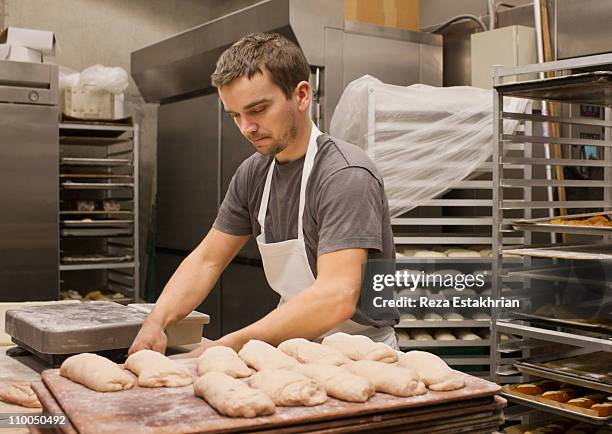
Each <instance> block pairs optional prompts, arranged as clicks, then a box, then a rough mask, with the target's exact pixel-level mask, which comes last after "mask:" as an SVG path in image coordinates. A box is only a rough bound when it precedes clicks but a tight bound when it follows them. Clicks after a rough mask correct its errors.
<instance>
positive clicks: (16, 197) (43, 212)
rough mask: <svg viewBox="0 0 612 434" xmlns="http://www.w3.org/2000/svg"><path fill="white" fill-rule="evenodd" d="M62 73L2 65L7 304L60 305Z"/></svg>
mask: <svg viewBox="0 0 612 434" xmlns="http://www.w3.org/2000/svg"><path fill="white" fill-rule="evenodd" d="M57 83H58V68H57V65H46V64H45V65H43V64H35V63H25V62H11V61H0V301H10V302H12V301H34V300H35V301H39V300H42V301H44V300H57V299H58V298H59V271H58V261H59V225H58V219H59V217H58V211H59V191H58V174H59V166H58V164H59V141H58V134H59V133H58V131H59V123H58V114H59V112H58V106H57V98H58V94H57Z"/></svg>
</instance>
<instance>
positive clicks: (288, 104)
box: [219, 68, 299, 155]
mask: <svg viewBox="0 0 612 434" xmlns="http://www.w3.org/2000/svg"><path fill="white" fill-rule="evenodd" d="M262 71H263V73H262V74H255V75H254V76H253V77H251V78H250V79H249V78H247V77H244V76H243V77H239V78H237V79H235V80H233V81H232V82H230V83H228V84H226V85H224V86H222V87H221V88H220V89H219V96H220V98H221V101H222V102H223V106H224V108H225V111H226V112H227V113H228V114H229V115H230V116H231V117H232V118H233V120H234V122H235V123H236V126H238V128H239V129H240V132H241V133H242V135H243V136H244V137H246V138H247V139H248V140H249V141H250V142H251V143H252V144H253V146H254V147H255V150H256V151H257V152H259V153H260V154H263V155H276V154H278V153H279V152H281V151H283V150H284V149H285V148H286V147H287V145H289V144H291V143H292V142H293V141H294V140H295V138H296V136H297V133H298V125H297V116H298V114H299V110H298V108H297V105H298V103H297V101H296V98H290V99H287V98H286V97H285V95H284V94H283V92H282V90H281V89H280V88H279V87H278V86H277V85H275V84H274V83H272V80H270V76H269V73H268V71H267V70H266V69H265V68H262Z"/></svg>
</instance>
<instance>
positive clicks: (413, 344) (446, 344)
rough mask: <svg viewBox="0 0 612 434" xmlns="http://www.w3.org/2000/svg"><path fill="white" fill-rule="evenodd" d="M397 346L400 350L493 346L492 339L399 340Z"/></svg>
mask: <svg viewBox="0 0 612 434" xmlns="http://www.w3.org/2000/svg"><path fill="white" fill-rule="evenodd" d="M397 345H398V346H399V347H400V348H451V347H488V346H490V345H491V340H490V339H481V340H479V341H463V340H461V339H457V340H454V341H438V340H435V339H434V340H432V341H415V340H412V339H410V340H407V339H399V340H398V342H397Z"/></svg>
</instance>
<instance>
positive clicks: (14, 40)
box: [0, 27, 55, 55]
mask: <svg viewBox="0 0 612 434" xmlns="http://www.w3.org/2000/svg"><path fill="white" fill-rule="evenodd" d="M0 43H6V44H9V45H21V46H23V47H28V48H31V49H33V50H38V51H40V52H41V53H43V54H45V55H54V54H55V35H54V34H53V32H49V31H46V30H34V29H22V28H20V27H8V28H7V29H6V30H5V31H3V32H2V33H0Z"/></svg>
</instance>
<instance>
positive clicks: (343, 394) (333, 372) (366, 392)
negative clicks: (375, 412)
mask: <svg viewBox="0 0 612 434" xmlns="http://www.w3.org/2000/svg"><path fill="white" fill-rule="evenodd" d="M296 369H297V371H298V372H300V373H302V374H304V375H305V376H307V377H308V378H312V379H313V380H315V381H316V382H317V383H319V384H320V385H321V386H323V387H324V388H325V392H327V394H328V395H329V396H333V397H334V398H338V399H341V400H343V401H349V402H365V401H367V400H368V399H370V397H371V396H372V395H374V392H375V389H374V385H373V384H372V383H370V381H369V380H367V379H366V378H362V377H359V376H357V375H355V374H352V373H350V372H349V371H347V370H346V369H345V368H343V367H340V366H334V365H319V364H314V363H313V364H306V365H300V366H299V367H298V368H296Z"/></svg>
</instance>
